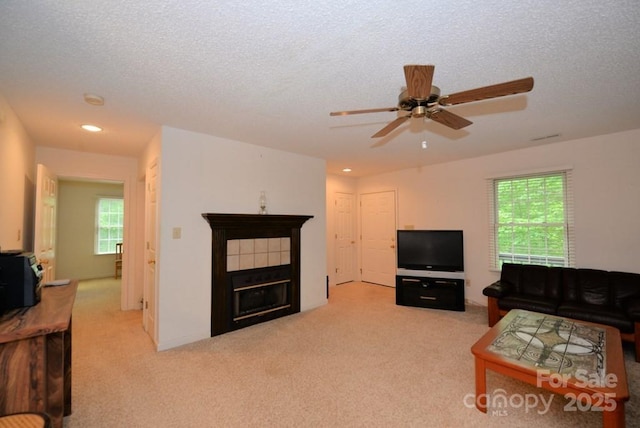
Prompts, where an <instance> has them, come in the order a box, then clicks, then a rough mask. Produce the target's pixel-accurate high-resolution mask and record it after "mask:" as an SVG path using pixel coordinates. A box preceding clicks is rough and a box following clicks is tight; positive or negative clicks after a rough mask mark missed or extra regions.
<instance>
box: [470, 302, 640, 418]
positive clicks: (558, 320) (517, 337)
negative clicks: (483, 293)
mask: <svg viewBox="0 0 640 428" xmlns="http://www.w3.org/2000/svg"><path fill="white" fill-rule="evenodd" d="M471 352H472V353H473V355H474V357H475V377H476V395H475V398H476V400H475V401H476V407H477V408H478V410H480V411H482V412H484V413H486V412H487V407H488V403H487V398H488V396H487V394H486V389H487V380H486V370H493V371H494V372H497V373H501V374H504V375H506V376H509V377H512V378H514V379H519V380H521V381H524V382H526V383H529V384H531V385H534V386H537V387H538V388H543V389H545V390H548V391H551V392H554V393H558V394H562V395H564V396H565V397H566V398H568V400H569V401H568V405H573V406H574V409H573V410H576V409H575V406H577V407H578V410H580V409H586V408H587V407H590V406H593V407H595V408H599V409H602V417H603V425H604V426H605V427H624V425H625V420H624V417H625V414H624V403H625V401H627V400H628V399H629V389H628V386H627V373H626V370H625V366H624V356H623V352H622V342H621V339H620V332H619V331H618V329H616V328H613V327H609V326H605V325H600V324H594V323H589V322H586V321H576V320H572V319H568V318H563V317H558V316H553V315H547V314H541V313H537V312H531V311H525V310H520V309H513V310H511V311H509V313H507V315H506V316H505V317H504V318H503V319H501V320H500V321H499V322H498V323H497V324H496V325H494V326H493V327H492V328H491V329H490V330H489V331H488V332H487V333H486V334H485V335H484V336H482V337H481V338H480V340H478V341H477V342H476V343H475V344H474V345H473V346H472V347H471Z"/></svg>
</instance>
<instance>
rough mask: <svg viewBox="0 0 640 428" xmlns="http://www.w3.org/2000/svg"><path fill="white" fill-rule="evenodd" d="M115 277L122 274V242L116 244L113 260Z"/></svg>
mask: <svg viewBox="0 0 640 428" xmlns="http://www.w3.org/2000/svg"><path fill="white" fill-rule="evenodd" d="M115 268H116V273H115V277H116V279H118V278H120V277H121V276H122V242H118V243H117V244H116V261H115Z"/></svg>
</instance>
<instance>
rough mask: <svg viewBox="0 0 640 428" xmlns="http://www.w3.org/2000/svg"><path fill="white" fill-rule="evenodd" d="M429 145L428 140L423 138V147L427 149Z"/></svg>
mask: <svg viewBox="0 0 640 428" xmlns="http://www.w3.org/2000/svg"><path fill="white" fill-rule="evenodd" d="M427 147H429V145H428V144H427V141H426V140H423V141H422V148H423V149H426V148H427Z"/></svg>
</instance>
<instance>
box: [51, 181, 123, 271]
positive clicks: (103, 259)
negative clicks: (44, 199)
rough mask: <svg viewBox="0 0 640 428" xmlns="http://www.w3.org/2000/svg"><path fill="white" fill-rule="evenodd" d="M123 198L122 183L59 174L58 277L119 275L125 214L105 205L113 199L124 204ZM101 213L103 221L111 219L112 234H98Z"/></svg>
mask: <svg viewBox="0 0 640 428" xmlns="http://www.w3.org/2000/svg"><path fill="white" fill-rule="evenodd" d="M123 197H124V184H123V183H122V182H110V181H104V180H99V181H98V180H89V179H77V178H72V179H67V178H62V177H59V179H58V204H57V213H58V214H57V217H58V219H57V225H56V236H57V239H56V256H57V257H56V260H57V264H56V267H57V274H56V276H57V278H74V279H78V280H85V279H95V278H110V277H112V278H115V276H116V271H115V251H116V243H118V242H121V241H122V236H124V235H123V231H122V230H123V229H124V222H123V217H124V216H123V211H122V212H121V211H120V209H114V210H110V211H105V209H104V207H103V205H105V202H107V203H108V202H109V201H111V202H118V201H120V204H119V206H120V207H121V206H122V205H123ZM111 205H114V204H111ZM101 206H102V208H99V207H101ZM99 211H101V212H99ZM99 215H101V216H102V217H103V220H102V222H103V224H104V222H105V221H108V222H109V223H108V224H109V225H110V226H111V227H110V231H109V232H107V235H110V236H104V235H105V234H103V236H98V230H97V229H98V227H97V225H98V222H99V219H98V216H99ZM104 217H109V219H104ZM118 224H120V225H122V229H121V231H120V233H118V232H117V227H116V225H118Z"/></svg>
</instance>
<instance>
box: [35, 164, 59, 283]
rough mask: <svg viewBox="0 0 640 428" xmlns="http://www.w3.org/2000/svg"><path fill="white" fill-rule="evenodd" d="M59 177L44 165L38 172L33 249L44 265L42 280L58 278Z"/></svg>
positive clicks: (39, 166)
mask: <svg viewBox="0 0 640 428" xmlns="http://www.w3.org/2000/svg"><path fill="white" fill-rule="evenodd" d="M57 203H58V177H56V176H55V175H54V174H52V173H51V172H50V171H49V170H48V169H47V168H46V167H45V166H44V165H42V164H38V168H37V172H36V203H35V217H36V218H35V233H34V239H33V251H34V254H35V255H36V257H37V258H38V263H40V265H41V266H42V269H43V272H42V281H43V282H49V281H53V280H54V279H56V208H57Z"/></svg>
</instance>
